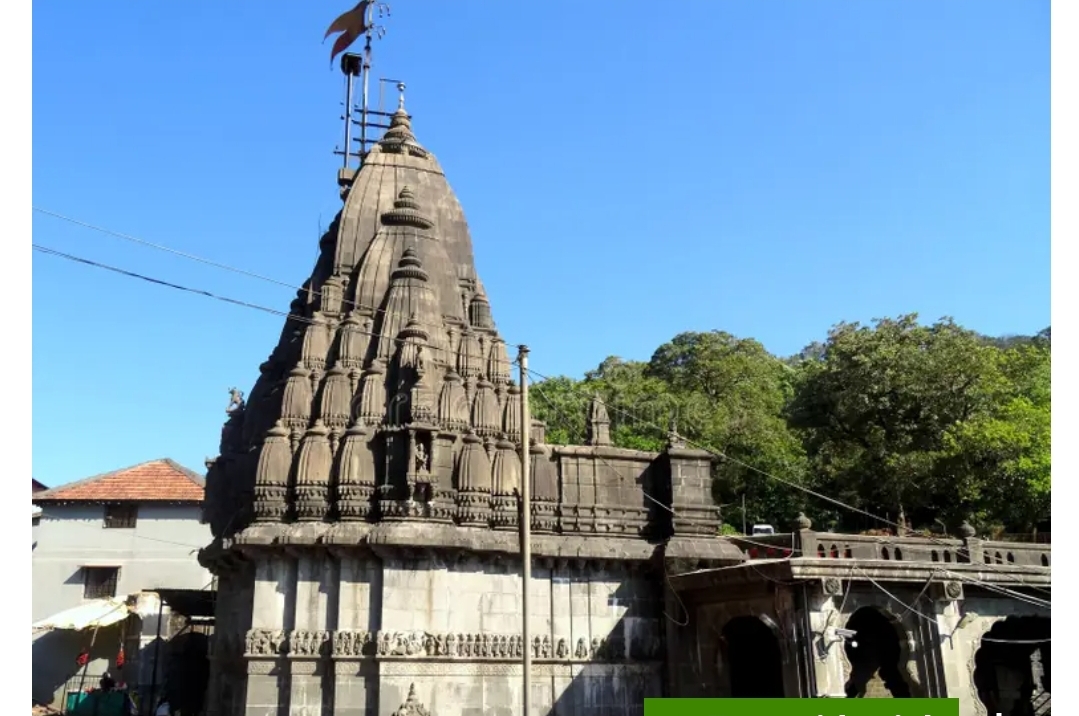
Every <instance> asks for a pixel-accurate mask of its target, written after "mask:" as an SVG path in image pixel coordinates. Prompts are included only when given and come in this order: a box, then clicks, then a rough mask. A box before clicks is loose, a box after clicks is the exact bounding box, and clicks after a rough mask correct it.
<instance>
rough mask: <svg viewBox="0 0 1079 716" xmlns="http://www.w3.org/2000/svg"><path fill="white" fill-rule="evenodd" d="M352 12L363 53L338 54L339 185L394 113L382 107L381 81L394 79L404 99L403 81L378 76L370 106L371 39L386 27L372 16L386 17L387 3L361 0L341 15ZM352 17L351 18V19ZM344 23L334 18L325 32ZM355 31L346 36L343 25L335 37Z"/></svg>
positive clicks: (348, 179) (346, 181)
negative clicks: (341, 83)
mask: <svg viewBox="0 0 1079 716" xmlns="http://www.w3.org/2000/svg"><path fill="white" fill-rule="evenodd" d="M352 13H358V14H359V17H360V18H362V26H361V27H360V28H357V29H358V30H362V32H363V35H364V48H363V53H362V54H357V53H353V52H346V53H345V54H343V55H342V56H341V71H342V72H343V73H344V75H345V112H344V115H343V116H342V119H343V120H344V122H345V145H344V147H343V148H341V149H338V150H335V151H334V154H336V155H338V156H340V157H342V164H343V166H342V168H341V171H340V172H339V174H338V183H339V184H340V185H341V186H342V187H344V186H347V185H348V184H350V183H351V181H352V177H353V176H354V175H355V169H354V168H353V166H352V160H353V159H357V160H359V163H361V164H362V163H363V159H364V157H365V156H366V155H367V151H368V149H369V147H370V145H371V144H373V143H374V142H375V141H377V137H376V136H375V131H374V130H386V129H389V126H390V125H389V120H390V118H391V117H392V116H393V114H392V113H391V112H386V111H384V110H383V107H382V89H383V83H385V82H393V83H396V84H397V89H398V90H399V91H400V92H401V97H402V100H401V101H402V103H403V101H404V99H403V98H404V89H405V85H404V83H403V82H401V81H399V80H385V79H383V80H380V82H379V92H378V94H379V99H378V109H374V108H372V106H371V98H370V84H371V82H370V80H371V57H372V54H373V41H374V40H375V39H376V38H377V39H381V38H382V37H383V36H384V35H385V34H386V28H385V27H383V26H382V25H378V24H376V23H375V20H376V19H381V18H384V17H389V15H390V7H389V5H387V4H385V3H381V2H372V1H370V0H364V2H361V3H360V4H359V5H358V6H357V7H356V8H355V9H354V10H352V11H350V12H349V13H345V15H343V16H342V18H344V17H346V16H348V15H350V14H352ZM354 19H355V18H353V20H354ZM339 23H340V24H339ZM344 24H345V23H342V22H341V18H339V19H338V20H337V21H335V23H334V25H331V28H330V31H329V32H327V34H329V33H330V32H333V31H338V30H337V29H336V28H341V27H342V26H343V25H344ZM357 34H358V33H356V34H353V35H351V37H349V30H347V29H346V30H345V33H344V34H343V35H342V37H341V38H339V39H338V42H339V43H340V42H341V41H342V40H344V41H345V42H346V43H347V42H349V41H350V40H351V39H352V38H355V37H356V36H357ZM346 46H347V45H346ZM337 48H338V45H335V51H340V50H338V49H337ZM342 49H343V48H342ZM357 77H359V78H360V103H359V105H358V106H357V105H356V104H355V103H354V100H353V98H354V95H355V83H356V78H357ZM357 114H358V115H359V117H358V118H357V117H356V115H357ZM354 128H358V129H359V136H358V137H355V136H353V133H354ZM357 142H358V143H359V146H358V147H355V148H354V143H357Z"/></svg>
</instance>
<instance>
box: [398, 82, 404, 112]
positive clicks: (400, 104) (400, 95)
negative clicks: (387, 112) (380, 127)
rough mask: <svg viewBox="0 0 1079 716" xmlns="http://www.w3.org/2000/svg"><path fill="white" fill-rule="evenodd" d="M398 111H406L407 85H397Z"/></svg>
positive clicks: (402, 83)
mask: <svg viewBox="0 0 1079 716" xmlns="http://www.w3.org/2000/svg"><path fill="white" fill-rule="evenodd" d="M397 109H398V110H401V111H403V110H404V109H405V83H404V82H398V83H397Z"/></svg>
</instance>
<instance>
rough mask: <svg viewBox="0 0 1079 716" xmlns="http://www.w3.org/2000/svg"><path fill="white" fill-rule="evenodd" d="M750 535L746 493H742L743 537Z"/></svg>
mask: <svg viewBox="0 0 1079 716" xmlns="http://www.w3.org/2000/svg"><path fill="white" fill-rule="evenodd" d="M747 534H749V533H748V532H746V493H744V492H743V493H742V535H743V536H744V535H747Z"/></svg>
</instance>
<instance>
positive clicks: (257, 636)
mask: <svg viewBox="0 0 1079 716" xmlns="http://www.w3.org/2000/svg"><path fill="white" fill-rule="evenodd" d="M272 634H274V633H273V632H270V631H269V630H257V629H253V630H252V631H251V632H249V633H248V654H250V655H257V656H270V655H275V654H278V653H280V648H281V647H277V649H278V650H277V651H275V650H274V647H272V646H271V645H270V640H271V638H272ZM276 634H281V633H280V632H277V633H276ZM289 636H290V639H289V643H288V653H290V654H291V655H292V656H312V657H313V656H320V655H322V654H324V653H325V652H326V650H325V648H324V646H323V645H325V644H331V645H332V654H333V656H334V657H336V658H350V657H353V658H360V657H370V656H376V657H379V658H388V659H409V658H422V659H431V658H436V659H510V660H516V659H520V658H522V657H523V656H524V640H523V639H522V637H521V635H520V634H490V633H464V632H460V633H458V632H439V633H432V632H426V631H380V632H369V631H364V630H357V631H338V632H301V631H296V632H292V633H291V634H290V635H289ZM277 638H278V639H283V636H278V637H277ZM570 645H571V640H569V639H566V638H564V637H551V636H549V635H542V636H535V637H533V638H532V640H531V644H529V650H530V651H531V653H532V657H533V658H534V659H540V660H559V661H611V662H620V661H627V660H628V661H654V660H656V659H659V658H660V657H661V654H662V649H663V647H662V639H660V637H659V636H658V635H652V634H649V635H642V636H641V637H639V638H634V639H631V640H629V654H628V657H627V653H626V641H625V640H624V639H623V638H622V637H621V636H613V637H610V638H608V639H601V638H599V637H596V638H593V639H591V640H588V639H585V638H581V639H578V640H577V646H576V649H574V650H572V652H571V648H570Z"/></svg>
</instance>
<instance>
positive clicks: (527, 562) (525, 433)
mask: <svg viewBox="0 0 1079 716" xmlns="http://www.w3.org/2000/svg"><path fill="white" fill-rule="evenodd" d="M517 365H518V367H519V368H520V371H521V517H520V524H521V639H522V641H523V644H522V647H523V648H522V649H521V655H522V666H523V668H524V679H523V681H522V684H521V686H522V688H523V689H524V691H523V693H522V694H521V706H522V711H521V713H522V714H523V716H531V714H532V643H531V639H530V638H529V634H528V613H529V610H528V592H529V589H530V588H531V586H532V474H531V473H532V451H531V448H532V415H531V413H530V412H529V410H528V346H518V347H517Z"/></svg>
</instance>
